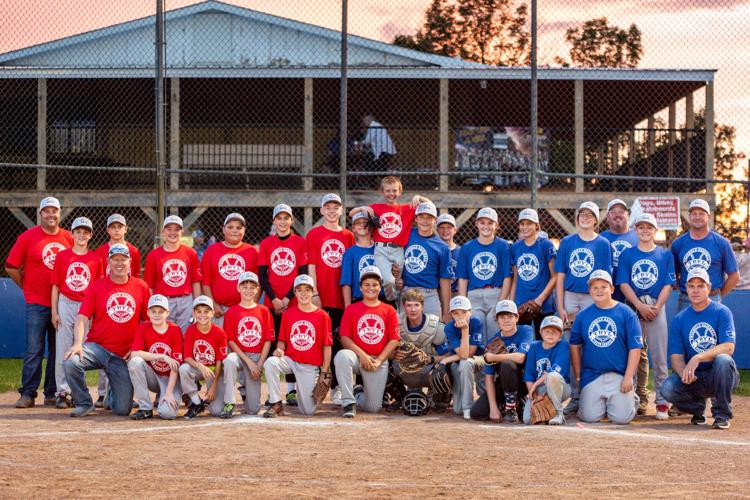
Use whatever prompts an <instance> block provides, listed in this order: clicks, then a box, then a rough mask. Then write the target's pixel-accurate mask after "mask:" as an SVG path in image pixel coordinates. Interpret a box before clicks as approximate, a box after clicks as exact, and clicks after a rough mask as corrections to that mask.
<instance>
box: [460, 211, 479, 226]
mask: <svg viewBox="0 0 750 500" xmlns="http://www.w3.org/2000/svg"><path fill="white" fill-rule="evenodd" d="M475 213H477V210H476V209H475V208H467V209H466V210H464V211H463V212H461V213H460V214H459V215H458V217H456V229H461V226H463V225H464V224H466V223H467V222H468V221H469V220H470V219H471V218H472V217H473V216H474V214H475Z"/></svg>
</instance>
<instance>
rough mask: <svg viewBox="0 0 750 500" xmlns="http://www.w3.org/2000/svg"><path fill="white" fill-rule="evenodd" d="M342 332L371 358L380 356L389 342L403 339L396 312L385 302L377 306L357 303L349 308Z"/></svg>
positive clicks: (345, 315)
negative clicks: (400, 334)
mask: <svg viewBox="0 0 750 500" xmlns="http://www.w3.org/2000/svg"><path fill="white" fill-rule="evenodd" d="M340 331H341V336H342V337H349V338H350V339H352V341H353V342H354V343H355V344H356V345H357V347H359V348H360V349H362V350H363V351H364V352H366V353H367V354H369V355H370V356H379V355H380V353H382V352H383V349H385V346H386V345H387V344H388V342H390V341H391V340H396V341H398V340H400V338H401V337H400V336H399V326H398V315H397V314H396V310H395V309H394V308H393V307H391V306H389V305H388V304H385V303H383V302H380V303H379V304H378V305H377V306H368V305H367V304H365V303H364V302H357V303H356V304H352V305H350V306H349V307H347V308H346V309H345V310H344V316H343V317H342V318H341V330H340Z"/></svg>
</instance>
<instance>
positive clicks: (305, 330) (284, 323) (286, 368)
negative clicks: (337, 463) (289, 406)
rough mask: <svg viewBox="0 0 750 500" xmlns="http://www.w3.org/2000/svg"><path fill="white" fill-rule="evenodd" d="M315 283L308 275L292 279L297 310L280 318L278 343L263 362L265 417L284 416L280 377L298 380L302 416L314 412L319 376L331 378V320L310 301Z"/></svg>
mask: <svg viewBox="0 0 750 500" xmlns="http://www.w3.org/2000/svg"><path fill="white" fill-rule="evenodd" d="M314 289H315V282H314V281H313V279H312V277H310V276H308V275H307V274H300V275H299V276H297V277H296V278H295V280H294V295H295V296H296V297H297V307H292V308H290V309H287V310H286V312H285V313H284V315H283V316H282V318H281V329H280V330H279V341H278V343H277V344H276V349H275V350H274V351H273V356H271V357H269V358H268V359H267V360H266V363H265V364H264V365H263V367H264V368H265V370H266V383H267V384H268V401H269V402H270V403H271V406H270V408H268V409H267V410H266V412H265V413H263V416H264V417H266V418H269V417H276V416H278V415H283V414H284V410H283V406H282V403H281V388H280V382H279V375H281V374H282V373H284V374H289V373H294V376H295V378H296V379H297V407H298V408H299V411H300V413H302V414H303V415H313V414H314V413H315V410H316V409H317V405H316V404H315V399H314V398H313V394H312V393H313V389H314V388H315V384H316V382H317V381H318V377H330V376H331V344H333V336H332V334H331V318H330V317H328V314H327V313H326V312H325V311H324V310H322V309H320V308H319V307H317V306H316V305H315V304H313V302H312V298H313V290H314Z"/></svg>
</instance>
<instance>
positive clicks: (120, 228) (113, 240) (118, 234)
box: [96, 214, 141, 278]
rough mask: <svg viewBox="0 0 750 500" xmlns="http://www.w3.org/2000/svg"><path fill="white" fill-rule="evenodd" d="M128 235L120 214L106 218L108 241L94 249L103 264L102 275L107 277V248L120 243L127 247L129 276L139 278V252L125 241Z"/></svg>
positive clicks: (123, 218)
mask: <svg viewBox="0 0 750 500" xmlns="http://www.w3.org/2000/svg"><path fill="white" fill-rule="evenodd" d="M127 233H128V226H127V224H126V222H125V217H124V216H122V215H120V214H112V215H110V216H109V217H107V234H108V235H109V241H108V242H106V243H104V244H103V245H101V246H100V247H99V248H97V249H96V254H97V255H98V256H99V257H101V259H102V262H104V267H105V270H104V273H105V274H106V275H107V276H109V269H108V268H106V267H107V257H108V255H109V247H111V246H112V245H116V244H117V243H122V244H123V245H125V246H127V247H128V250H129V251H130V266H131V268H130V275H131V276H132V277H134V278H140V277H141V251H140V250H138V248H136V246H135V245H133V244H132V243H130V242H128V241H125V235H126V234H127Z"/></svg>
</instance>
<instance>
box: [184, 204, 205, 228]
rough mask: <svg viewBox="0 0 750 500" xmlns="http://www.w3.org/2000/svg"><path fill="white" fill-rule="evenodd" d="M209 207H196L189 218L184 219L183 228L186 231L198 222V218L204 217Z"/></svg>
mask: <svg viewBox="0 0 750 500" xmlns="http://www.w3.org/2000/svg"><path fill="white" fill-rule="evenodd" d="M206 210H208V207H195V208H194V209H193V210H192V211H191V212H190V213H189V214H188V215H187V217H185V218H183V219H182V227H183V228H185V229H186V230H187V229H188V228H189V227H190V226H192V225H193V224H195V223H196V222H197V221H198V218H199V217H200V216H201V215H203V214H204V213H205V212H206Z"/></svg>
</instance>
